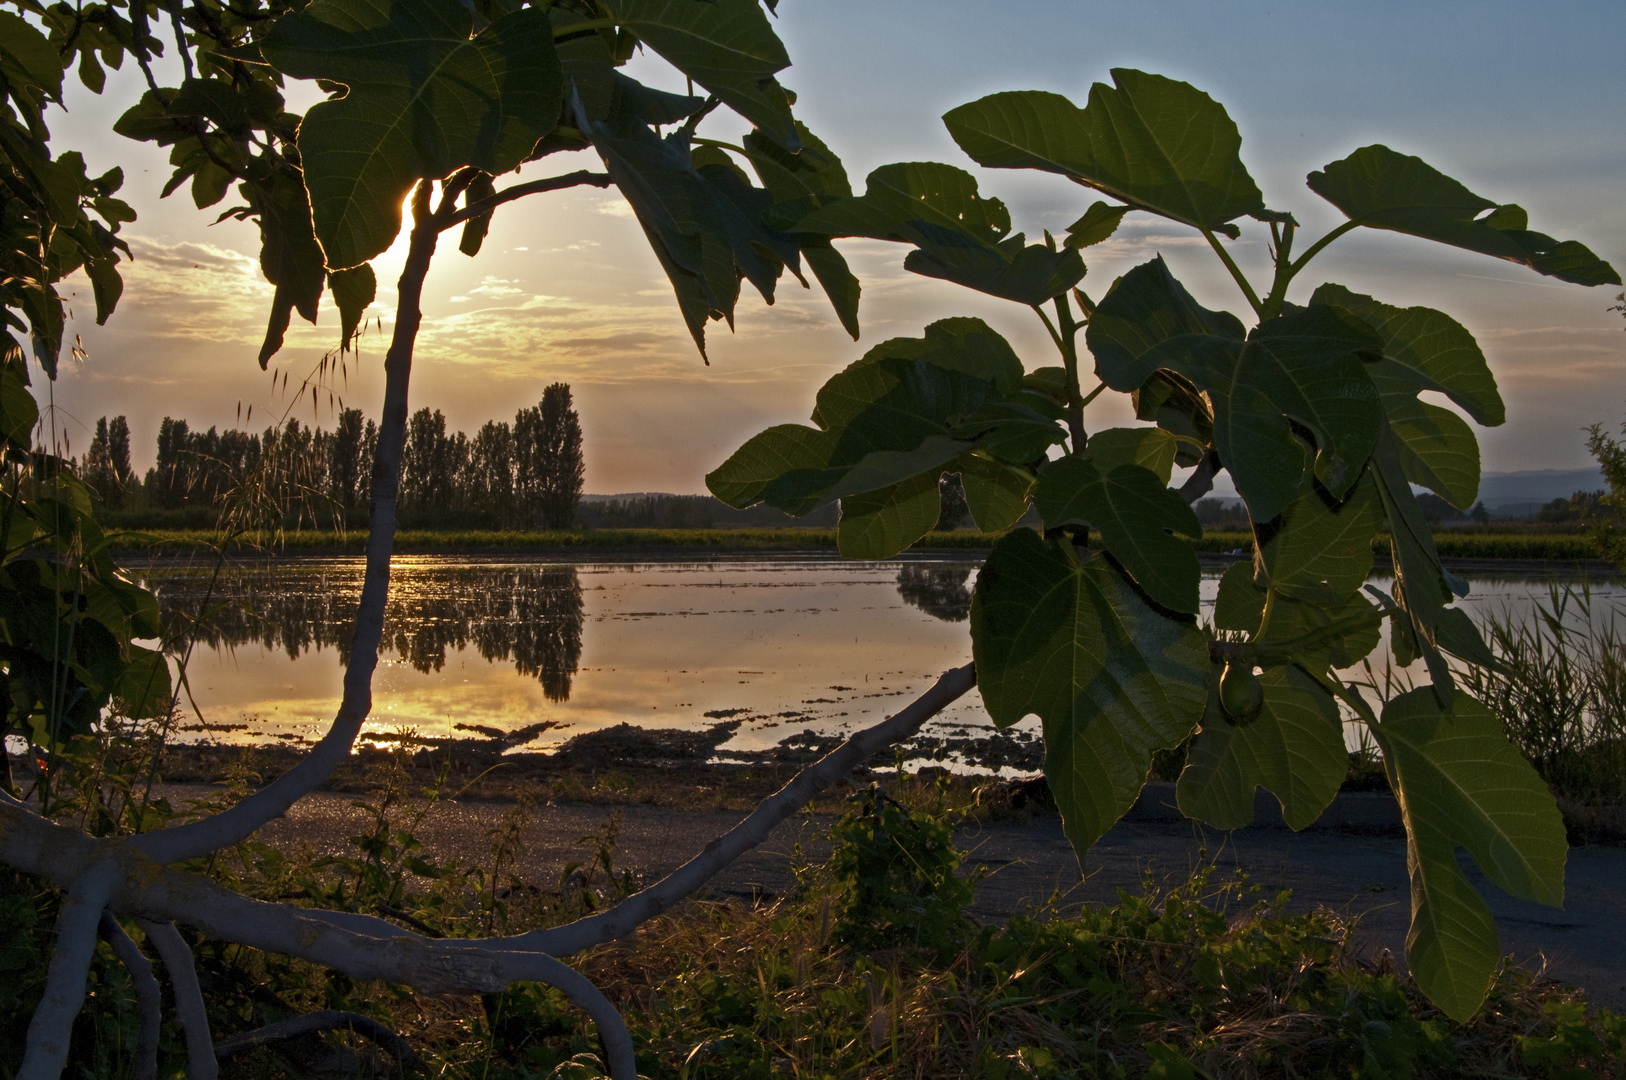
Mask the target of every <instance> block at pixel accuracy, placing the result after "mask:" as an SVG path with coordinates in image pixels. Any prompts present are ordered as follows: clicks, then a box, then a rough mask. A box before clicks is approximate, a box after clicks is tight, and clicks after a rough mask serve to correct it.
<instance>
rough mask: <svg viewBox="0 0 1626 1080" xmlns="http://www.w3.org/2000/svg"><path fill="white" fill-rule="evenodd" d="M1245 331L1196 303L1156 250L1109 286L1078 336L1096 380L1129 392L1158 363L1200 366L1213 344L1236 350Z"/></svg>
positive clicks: (1227, 315) (1176, 366)
mask: <svg viewBox="0 0 1626 1080" xmlns="http://www.w3.org/2000/svg"><path fill="white" fill-rule="evenodd" d="M1246 336H1247V331H1246V330H1245V329H1243V326H1242V323H1241V321H1240V320H1238V319H1237V317H1236V316H1235V315H1232V314H1231V313H1230V312H1228V311H1210V310H1208V309H1207V308H1205V307H1203V306H1202V305H1201V304H1199V303H1197V301H1196V299H1195V298H1193V297H1192V295H1191V294H1190V293H1189V292H1187V291H1186V289H1185V286H1183V285H1181V284H1180V282H1179V281H1177V280H1176V279H1175V277H1174V275H1173V274H1172V273H1170V272H1169V266H1168V263H1166V262H1164V261H1163V256H1161V255H1159V256H1158V257H1157V258H1155V259H1153V260H1151V261H1150V262H1145V263H1142V264H1141V265H1139V266H1137V267H1135V268H1134V269H1133V270H1131V271H1129V273H1127V274H1125V275H1124V276H1123V277H1122V278H1121V279H1120V280H1119V281H1118V282H1117V283H1116V284H1115V285H1114V286H1113V287H1112V291H1111V292H1109V293H1107V295H1106V297H1105V298H1104V299H1102V301H1101V303H1100V304H1099V305H1097V307H1096V309H1095V314H1094V315H1092V316H1091V317H1090V325H1089V329H1088V330H1086V331H1085V335H1084V341H1085V343H1086V344H1087V345H1088V346H1089V349H1090V352H1091V354H1092V355H1094V357H1095V373H1096V375H1098V376H1099V377H1100V379H1101V381H1102V382H1104V383H1106V384H1107V385H1108V386H1110V387H1111V388H1112V389H1114V390H1118V391H1122V392H1124V393H1131V392H1134V391H1138V390H1140V389H1141V388H1142V386H1143V385H1144V384H1145V383H1146V381H1147V380H1148V379H1150V378H1151V377H1152V375H1153V374H1154V373H1155V372H1156V371H1157V370H1158V369H1159V368H1169V369H1172V370H1174V371H1179V372H1186V371H1190V370H1192V369H1193V368H1194V367H1204V366H1206V365H1207V363H1208V360H1207V357H1208V355H1209V353H1210V352H1213V351H1215V348H1216V345H1218V346H1219V347H1222V348H1224V349H1226V350H1240V348H1241V346H1242V341H1243V339H1244V338H1245V337H1246ZM1177 434H1178V432H1177Z"/></svg>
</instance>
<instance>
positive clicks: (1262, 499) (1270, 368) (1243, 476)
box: [1191, 305, 1381, 521]
mask: <svg viewBox="0 0 1626 1080" xmlns="http://www.w3.org/2000/svg"><path fill="white" fill-rule="evenodd" d="M1377 348H1378V341H1377V337H1376V335H1374V334H1373V333H1372V332H1371V331H1370V330H1368V329H1367V328H1366V327H1365V326H1364V325H1363V324H1360V323H1358V322H1356V321H1355V320H1353V319H1351V318H1350V317H1349V316H1348V314H1347V313H1345V312H1343V311H1341V310H1340V309H1338V308H1332V307H1326V306H1322V305H1317V306H1314V307H1309V308H1304V309H1301V310H1299V311H1294V312H1290V313H1289V314H1286V315H1282V316H1280V317H1278V318H1274V319H1270V320H1268V321H1266V322H1264V323H1262V324H1260V325H1259V326H1257V327H1255V328H1254V330H1253V332H1252V333H1251V334H1249V335H1248V342H1247V345H1246V346H1245V347H1244V348H1243V350H1242V353H1241V355H1240V356H1239V357H1238V358H1237V361H1236V363H1235V365H1234V366H1232V367H1229V368H1228V369H1227V368H1226V367H1225V366H1223V365H1215V366H1211V367H1210V368H1209V369H1208V370H1207V371H1197V370H1193V371H1192V372H1191V375H1192V378H1193V381H1195V382H1196V383H1197V384H1198V385H1199V386H1202V387H1203V389H1205V390H1207V391H1208V392H1209V396H1210V397H1211V398H1213V399H1214V440H1215V445H1216V446H1217V447H1218V449H1219V453H1220V460H1222V461H1224V462H1225V464H1226V467H1227V468H1229V469H1230V471H1231V476H1232V478H1233V479H1234V480H1235V481H1236V486H1237V492H1238V493H1239V494H1240V495H1241V496H1242V497H1243V499H1244V500H1245V501H1246V502H1247V504H1248V511H1249V513H1250V514H1251V515H1252V516H1253V519H1254V520H1255V521H1268V520H1270V519H1271V518H1273V517H1275V516H1276V515H1277V514H1279V513H1281V511H1282V510H1283V509H1284V508H1285V507H1286V505H1287V503H1288V502H1289V501H1290V500H1291V499H1293V498H1294V497H1295V496H1296V495H1297V494H1298V487H1299V479H1300V477H1301V476H1302V467H1300V468H1297V469H1296V468H1295V464H1296V463H1295V462H1294V461H1293V460H1292V458H1291V457H1290V456H1289V455H1287V453H1286V449H1287V447H1288V445H1289V443H1290V442H1296V439H1295V438H1294V436H1293V434H1292V431H1291V428H1290V426H1289V424H1288V421H1289V420H1293V421H1296V422H1297V423H1299V424H1301V425H1303V426H1304V427H1307V428H1309V429H1310V431H1311V432H1312V433H1313V434H1314V435H1315V440H1316V446H1317V452H1316V458H1315V475H1316V478H1317V479H1318V480H1320V481H1321V483H1322V484H1324V485H1325V486H1326V488H1327V490H1328V491H1330V492H1331V493H1332V494H1333V496H1334V497H1335V498H1342V497H1343V496H1344V494H1345V493H1346V492H1347V491H1348V490H1349V488H1350V487H1351V486H1352V485H1353V484H1354V483H1355V481H1356V479H1357V478H1359V476H1360V470H1361V466H1363V465H1364V464H1365V463H1366V459H1367V458H1368V457H1370V456H1371V454H1372V447H1373V445H1374V444H1375V443H1376V442H1377V434H1378V423H1379V420H1380V417H1381V410H1380V408H1379V405H1378V392H1377V387H1375V386H1373V385H1372V380H1371V379H1370V378H1368V377H1367V374H1366V370H1365V365H1364V363H1363V362H1362V358H1363V356H1365V355H1369V354H1372V353H1375V352H1376V351H1377ZM1299 456H1300V460H1301V461H1302V453H1301V454H1300V455H1299Z"/></svg>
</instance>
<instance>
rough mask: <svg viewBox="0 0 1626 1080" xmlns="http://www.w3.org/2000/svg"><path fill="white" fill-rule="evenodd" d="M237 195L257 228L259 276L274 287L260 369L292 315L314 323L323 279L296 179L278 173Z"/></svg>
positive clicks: (308, 211) (283, 171) (277, 346)
mask: <svg viewBox="0 0 1626 1080" xmlns="http://www.w3.org/2000/svg"><path fill="white" fill-rule="evenodd" d="M239 190H241V191H242V194H243V199H244V201H245V202H247V203H248V206H249V209H251V210H252V211H253V212H254V218H255V221H257V222H258V223H259V227H260V272H261V273H262V274H264V275H265V280H266V281H269V282H270V283H271V284H272V285H273V286H275V287H276V292H275V293H274V294H273V295H272V297H271V317H270V320H269V322H268V324H267V326H266V331H265V341H264V343H263V344H261V346H260V367H262V368H263V367H265V366H266V364H267V363H268V362H269V361H270V360H271V357H273V356H274V355H276V352H277V350H278V349H280V348H282V340H283V337H284V336H285V335H286V334H287V332H288V323H289V322H290V321H292V316H293V313H294V312H295V311H298V312H299V314H300V317H301V318H303V319H304V320H305V321H306V322H315V321H316V307H317V304H318V303H320V301H321V299H322V286H323V284H324V282H325V281H326V278H327V275H326V273H325V271H324V270H323V268H322V249H321V246H320V245H318V244H317V242H316V234H315V232H314V231H312V226H311V206H310V200H309V197H308V196H307V195H306V193H305V186H304V184H303V183H302V182H301V181H300V178H299V175H298V174H297V173H295V172H294V171H293V170H292V169H277V170H276V171H275V172H273V173H271V174H270V175H269V176H267V177H266V178H265V179H263V180H259V181H253V182H245V183H244V184H243V185H242V186H241V188H240V189H239Z"/></svg>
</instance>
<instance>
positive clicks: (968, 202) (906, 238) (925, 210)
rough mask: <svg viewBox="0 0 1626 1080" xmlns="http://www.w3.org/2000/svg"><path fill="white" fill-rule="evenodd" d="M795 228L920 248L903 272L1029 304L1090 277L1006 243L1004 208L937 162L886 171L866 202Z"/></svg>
mask: <svg viewBox="0 0 1626 1080" xmlns="http://www.w3.org/2000/svg"><path fill="white" fill-rule="evenodd" d="M794 228H795V229H796V230H797V231H799V232H813V233H819V234H822V235H824V236H838V237H839V236H865V237H869V238H871V239H875V240H892V241H898V242H902V243H907V244H913V245H915V247H916V248H917V249H918V250H916V251H912V252H910V253H909V255H908V257H907V258H906V259H905V260H904V264H903V265H904V269H906V270H909V271H912V272H914V273H917V274H922V275H924V276H926V277H936V278H943V279H944V280H947V281H953V282H956V283H958V284H961V285H965V286H967V287H968V288H973V289H976V290H978V291H980V292H985V293H988V294H990V295H992V296H999V297H1003V298H1005V299H1007V300H1015V301H1017V302H1018V303H1023V304H1042V303H1044V302H1045V301H1046V300H1049V299H1050V298H1051V297H1053V296H1057V295H1059V294H1061V293H1063V292H1066V291H1067V290H1068V289H1069V288H1071V287H1072V286H1074V285H1076V284H1077V283H1078V282H1079V280H1080V279H1081V278H1083V276H1084V260H1082V259H1081V258H1079V256H1078V252H1076V251H1074V250H1072V249H1071V248H1063V249H1062V250H1060V251H1051V250H1050V249H1049V248H1048V247H1046V246H1044V245H1042V244H1025V243H1024V242H1023V237H1022V234H1021V233H1017V234H1015V235H1013V236H1007V235H1006V234H1007V233H1009V232H1010V228H1011V216H1010V212H1009V211H1007V210H1006V209H1005V204H1004V203H1002V202H1000V201H999V200H998V199H984V198H982V197H981V196H979V195H978V194H977V181H976V178H975V177H973V176H972V175H971V174H970V173H968V172H965V171H964V170H962V169H956V168H954V167H953V166H951V165H942V164H938V163H937V162H932V161H915V162H902V163H899V164H895V165H883V166H881V167H880V168H879V169H876V170H875V171H874V172H872V173H870V174H869V178H868V180H867V181H866V187H865V191H864V194H863V195H862V196H858V197H854V198H847V199H838V200H835V201H832V202H829V203H827V204H825V205H823V206H821V207H820V208H819V209H816V210H814V211H813V212H812V213H809V214H806V215H805V216H802V217H801V218H800V219H799V220H798V221H797V222H796V224H795V226H794Z"/></svg>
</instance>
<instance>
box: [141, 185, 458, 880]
mask: <svg viewBox="0 0 1626 1080" xmlns="http://www.w3.org/2000/svg"><path fill="white" fill-rule="evenodd" d="M430 195H431V185H429V184H428V183H422V184H419V185H418V188H417V190H416V191H415V192H414V193H413V196H412V221H413V227H412V237H411V241H410V243H409V246H408V248H407V258H406V265H405V266H404V267H403V268H402V270H401V279H400V284H399V286H398V291H397V303H396V309H395V331H394V336H393V337H392V338H391V339H390V347H389V351H388V352H387V353H386V354H385V356H384V408H383V414H382V418H381V422H380V425H379V432H378V447H377V449H376V450H375V451H374V456H373V484H372V504H371V509H370V514H369V517H368V521H369V527H368V532H367V570H366V574H365V576H364V577H363V579H362V586H361V599H360V601H359V602H358V603H357V605H356V624H355V625H356V629H355V636H354V637H353V638H352V639H351V644H350V663H349V665H348V666H347V667H346V668H345V673H344V698H343V700H342V701H341V702H340V704H339V711H338V714H337V715H336V716H334V718H333V723H332V725H331V726H330V727H329V728H328V731H327V734H326V735H324V736H323V737H322V740H321V741H320V742H318V743H317V744H316V745H315V746H314V747H312V748H311V751H310V753H308V754H306V755H305V757H304V758H303V759H302V760H301V761H300V762H299V764H297V765H295V766H294V767H293V768H291V769H289V770H288V771H287V772H285V773H283V774H282V775H281V776H279V777H277V778H276V779H275V780H273V781H272V782H271V783H270V784H268V785H266V786H265V787H263V788H261V789H260V790H259V791H257V792H255V793H254V794H252V795H250V796H249V797H248V798H246V799H244V800H242V801H241V802H239V803H237V804H236V805H234V806H232V807H231V808H230V809H228V810H224V811H222V812H221V813H219V814H216V815H214V816H213V817H209V818H204V819H203V820H201V821H194V822H189V823H187V824H184V825H176V826H174V827H172V828H168V829H161V830H159V831H157V832H151V833H147V834H145V835H143V836H138V837H135V838H133V839H131V840H129V841H128V843H129V845H130V846H131V847H134V848H136V849H137V850H139V851H141V852H142V853H144V854H146V855H148V856H150V857H151V858H152V859H154V860H155V861H157V862H159V863H172V862H180V861H181V860H184V859H192V858H197V857H199V856H202V855H206V854H208V853H209V852H211V851H218V850H219V849H221V848H224V847H230V846H231V845H232V844H235V843H237V842H239V841H241V840H243V839H245V838H247V837H248V836H250V835H252V834H253V832H254V830H256V829H258V828H259V827H260V826H261V825H264V824H265V823H266V822H267V821H270V820H271V819H272V818H276V817H280V816H281V815H282V814H283V813H285V812H286V811H287V810H288V808H289V807H290V806H292V805H293V804H294V803H296V802H298V801H299V800H300V799H302V798H304V797H305V795H306V794H308V793H309V792H310V791H312V790H313V789H315V788H316V786H317V785H318V784H320V783H322V781H324V780H326V779H327V778H328V776H329V775H331V774H332V772H333V770H334V769H336V768H338V766H339V764H340V763H341V762H342V761H344V759H345V758H347V757H349V756H350V748H351V747H352V746H353V745H354V744H355V741H356V736H357V735H358V734H359V733H360V732H361V725H362V723H363V722H364V721H365V720H366V719H367V715H368V713H370V712H371V711H372V707H373V691H372V682H373V670H374V669H375V668H377V667H378V646H379V642H380V641H381V640H382V637H383V632H384V603H385V600H386V599H387V597H388V596H389V587H390V554H391V552H392V551H393V550H394V546H395V526H396V522H395V503H396V497H397V495H398V493H399V491H400V484H401V450H402V447H403V446H404V444H405V442H406V424H407V386H408V383H409V382H410V379H411V374H412V350H413V346H414V344H415V342H416V340H417V336H418V327H419V326H420V325H421V324H422V322H423V311H422V308H421V306H420V305H421V302H422V299H423V282H424V278H425V276H427V275H428V273H429V262H430V259H431V258H432V257H433V256H434V253H435V243H436V241H437V240H438V239H439V236H440V230H441V226H440V224H439V223H438V222H437V221H435V220H434V217H433V215H432V214H431V212H430V209H429V199H430Z"/></svg>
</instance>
